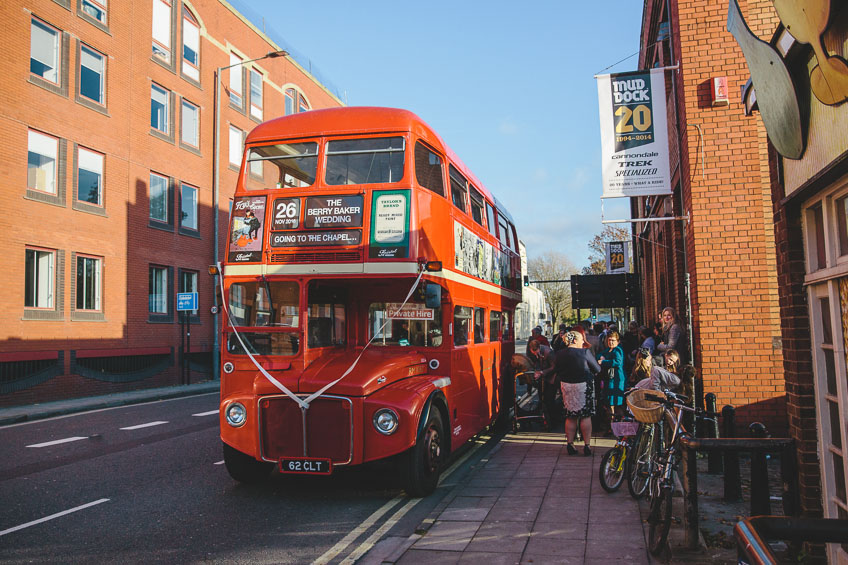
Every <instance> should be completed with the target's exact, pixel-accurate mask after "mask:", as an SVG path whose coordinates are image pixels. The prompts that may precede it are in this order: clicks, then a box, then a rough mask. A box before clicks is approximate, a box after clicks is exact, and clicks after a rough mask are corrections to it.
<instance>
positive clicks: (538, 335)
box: [526, 326, 551, 357]
mask: <svg viewBox="0 0 848 565" xmlns="http://www.w3.org/2000/svg"><path fill="white" fill-rule="evenodd" d="M533 340H536V341H538V342H539V344H540V345H547V346H548V347H550V346H551V343H550V342H549V341H548V338H546V337H545V336H544V335H542V326H536V327H535V328H533V330H532V331H531V332H530V339H529V340H528V341H527V351H526V354H527V356H528V357H529V356H530V342H531V341H533Z"/></svg>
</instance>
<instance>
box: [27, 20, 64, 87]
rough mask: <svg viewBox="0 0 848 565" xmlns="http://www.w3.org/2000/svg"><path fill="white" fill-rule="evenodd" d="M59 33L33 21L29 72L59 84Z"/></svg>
mask: <svg viewBox="0 0 848 565" xmlns="http://www.w3.org/2000/svg"><path fill="white" fill-rule="evenodd" d="M59 61H60V58H59V31H58V30H57V29H56V28H53V27H50V26H49V25H47V24H45V23H44V22H42V21H40V20H37V19H35V18H33V19H32V26H31V37H30V55H29V71H30V72H31V73H32V74H34V75H36V76H39V77H41V78H43V79H44V80H48V81H50V82H52V83H54V84H57V85H58V84H59Z"/></svg>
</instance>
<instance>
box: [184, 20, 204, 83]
mask: <svg viewBox="0 0 848 565" xmlns="http://www.w3.org/2000/svg"><path fill="white" fill-rule="evenodd" d="M182 68H183V74H184V75H185V76H187V77H188V78H190V79H192V80H194V81H196V82H200V26H199V25H198V23H197V20H196V19H195V18H194V16H193V15H192V14H191V12H189V11H188V10H187V9H185V8H183V67H182Z"/></svg>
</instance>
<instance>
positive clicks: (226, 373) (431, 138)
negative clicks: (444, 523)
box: [219, 108, 521, 495]
mask: <svg viewBox="0 0 848 565" xmlns="http://www.w3.org/2000/svg"><path fill="white" fill-rule="evenodd" d="M520 272H521V271H520V264H519V254H518V240H517V238H516V233H515V227H514V222H513V220H512V219H511V217H510V215H509V213H508V212H507V211H506V210H505V209H504V207H503V206H502V205H500V204H499V203H498V201H497V200H496V199H495V198H494V197H493V196H492V195H491V194H490V193H489V191H488V190H486V188H485V187H484V186H483V184H482V183H481V182H479V180H477V179H476V178H475V177H474V175H473V174H472V173H471V172H470V171H469V170H468V169H467V168H466V167H465V166H464V165H463V163H462V162H461V161H460V160H459V159H458V158H457V156H456V155H455V154H454V153H453V152H452V151H451V150H450V149H449V148H448V147H447V146H446V145H445V144H444V142H443V141H442V139H441V138H440V137H439V136H438V135H437V134H436V133H435V132H434V131H433V130H432V129H431V128H430V127H429V126H427V124H425V123H424V122H423V121H421V119H419V118H418V117H417V116H416V115H415V114H412V113H411V112H408V111H404V110H396V109H389V108H334V109H328V110H315V111H310V112H305V113H299V114H295V115H291V116H286V117H283V118H278V119H275V120H271V121H268V122H265V123H263V124H261V125H259V126H257V127H256V128H255V129H254V130H253V131H252V132H251V133H250V134H249V135H248V136H247V139H246V142H245V153H244V160H243V163H242V166H241V171H240V175H239V181H238V184H237V186H236V192H235V196H234V199H233V204H232V213H231V219H230V232H229V241H228V243H227V251H226V260H225V262H224V264H223V265H222V266H221V273H222V276H221V278H220V279H219V280H220V281H221V285H220V290H221V291H222V293H223V305H224V307H225V308H224V310H225V315H224V316H222V318H223V327H222V328H221V331H222V340H223V341H222V343H223V344H224V346H223V347H222V354H221V369H222V371H221V439H222V441H223V444H224V445H223V447H224V459H225V462H226V466H227V469H228V471H229V473H230V475H232V477H233V478H235V479H236V480H238V481H242V482H254V481H257V480H261V479H263V478H265V477H267V475H268V474H269V473H270V472H271V471H272V470H273V468H274V466H275V465H276V466H277V467H278V468H279V470H280V471H281V472H283V473H324V474H329V473H331V472H332V470H333V468H335V467H339V466H344V465H356V464H361V463H365V462H368V461H374V460H378V459H385V458H390V457H393V458H395V459H396V460H397V463H398V465H399V466H400V472H401V477H402V480H403V484H404V488H405V489H406V490H407V492H409V493H410V494H412V495H425V494H428V493H430V492H432V491H433V489H435V487H436V485H437V483H438V479H439V473H440V470H441V467H442V465H443V463H444V461H445V459H446V457H447V455H448V454H449V453H450V452H451V450H453V449H456V448H457V447H458V446H460V445H462V444H463V443H464V442H466V441H467V440H468V439H470V438H471V437H472V436H474V435H476V434H477V433H479V432H480V431H482V430H483V429H484V428H486V427H487V426H488V425H489V424H490V423H492V422H493V420H494V418H495V417H496V416H497V415H498V413H499V411H502V410H505V409H507V408H508V407H507V406H505V404H507V403H508V402H505V401H504V398H505V396H504V394H505V391H506V393H507V394H508V393H509V390H510V389H511V385H512V383H511V382H505V380H504V379H502V376H503V375H504V372H505V369H506V368H507V366H508V363H509V360H510V358H511V356H512V354H513V352H514V336H513V314H514V311H515V307H516V305H517V304H518V303H519V302H520V301H521V286H520V283H519V279H520ZM506 380H508V379H506ZM505 387H506V388H505Z"/></svg>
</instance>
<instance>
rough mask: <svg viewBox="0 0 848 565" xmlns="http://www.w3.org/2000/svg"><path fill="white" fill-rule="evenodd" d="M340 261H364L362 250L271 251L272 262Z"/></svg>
mask: <svg viewBox="0 0 848 565" xmlns="http://www.w3.org/2000/svg"><path fill="white" fill-rule="evenodd" d="M340 261H362V251H339V252H337V253H308V252H302V253H271V262H272V263H338V262H340Z"/></svg>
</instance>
